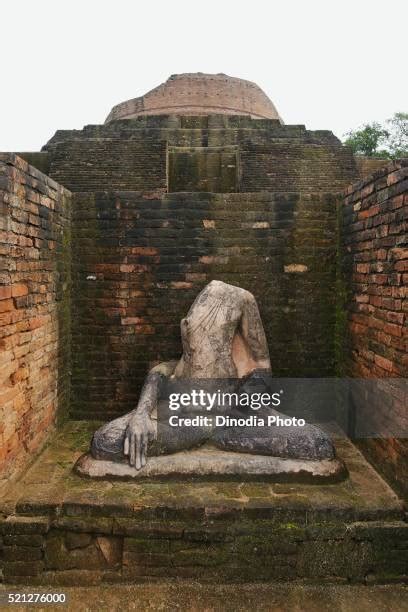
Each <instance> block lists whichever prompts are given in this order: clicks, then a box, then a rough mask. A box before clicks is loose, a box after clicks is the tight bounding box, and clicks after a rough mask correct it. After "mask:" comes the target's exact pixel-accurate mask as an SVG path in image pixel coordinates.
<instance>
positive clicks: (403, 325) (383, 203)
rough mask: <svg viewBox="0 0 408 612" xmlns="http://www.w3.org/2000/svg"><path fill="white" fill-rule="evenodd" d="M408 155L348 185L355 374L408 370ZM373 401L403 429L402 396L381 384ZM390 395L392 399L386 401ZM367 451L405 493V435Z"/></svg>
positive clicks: (380, 414) (346, 237) (351, 364)
mask: <svg viewBox="0 0 408 612" xmlns="http://www.w3.org/2000/svg"><path fill="white" fill-rule="evenodd" d="M407 186H408V160H402V161H399V162H393V163H391V164H389V165H388V166H386V167H385V168H382V169H381V170H378V171H377V172H375V173H374V174H373V175H371V176H370V177H367V178H366V179H364V180H362V181H360V182H359V183H356V184H354V185H352V186H351V187H349V188H348V189H347V191H346V198H345V201H344V206H343V208H342V219H343V247H344V255H345V261H344V265H345V268H344V270H345V274H346V278H348V280H349V286H348V287H347V289H346V293H347V294H348V296H349V297H348V325H347V327H348V334H349V335H348V342H349V345H348V350H349V352H348V355H349V358H348V360H347V363H346V372H347V373H348V374H350V375H351V376H354V377H360V378H389V379H392V378H400V377H404V378H406V377H407V376H408V354H407V337H408V336H407V311H408V299H407V296H408V286H407V281H408V234H407V228H408V222H407V219H408V193H407ZM386 395H388V401H384V402H378V401H377V402H376V403H375V404H374V403H373V406H372V410H374V409H375V410H376V416H375V419H376V422H378V423H381V421H384V422H385V421H387V420H388V421H389V420H390V419H391V417H392V419H393V420H394V421H395V422H397V423H398V422H399V423H400V424H401V429H403V430H404V431H407V425H406V409H407V404H406V396H405V398H404V397H401V396H400V395H399V393H398V392H395V391H393V388H392V383H391V381H389V386H388V388H387V391H386ZM390 397H391V398H392V402H391V404H390V401H389V399H390ZM362 447H363V449H364V451H365V452H366V454H367V455H368V456H369V457H370V458H371V459H372V461H373V462H374V463H375V465H376V467H378V468H379V469H380V470H381V471H382V472H383V473H384V474H385V475H386V476H387V477H388V478H389V479H390V480H391V481H392V482H393V483H394V484H395V485H396V486H397V488H399V489H400V490H405V492H407V482H408V457H407V456H408V441H407V440H406V439H405V440H403V439H400V440H398V439H395V438H394V439H380V438H378V439H370V440H368V439H367V440H365V441H364V442H362Z"/></svg>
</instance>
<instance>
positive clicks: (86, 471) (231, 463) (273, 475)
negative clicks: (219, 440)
mask: <svg viewBox="0 0 408 612" xmlns="http://www.w3.org/2000/svg"><path fill="white" fill-rule="evenodd" d="M75 471H76V473H77V474H79V475H80V476H85V477H89V478H108V479H122V480H136V481H138V480H156V481H157V480H159V481H163V480H178V479H180V478H185V477H189V478H194V479H196V480H197V479H200V480H213V479H217V478H222V479H227V480H230V479H232V480H242V479H244V480H247V481H248V480H250V481H254V480H263V481H271V482H310V483H312V482H338V481H340V480H342V479H344V478H345V477H346V476H347V470H346V469H345V466H344V464H343V462H342V461H339V460H338V459H333V460H328V459H326V460H323V461H310V460H301V459H280V458H279V457H266V456H264V455H250V454H248V453H231V452H225V451H220V450H218V449H216V448H212V447H210V446H208V447H206V446H204V447H201V448H200V449H197V450H192V451H185V452H180V453H176V454H174V455H166V456H161V457H150V458H149V460H148V462H147V463H146V465H145V466H144V467H143V468H142V469H141V470H136V469H135V468H133V467H131V466H130V465H129V464H127V463H117V462H116V463H115V462H113V461H101V460H100V459H94V458H93V457H92V456H91V455H90V454H86V455H82V457H80V458H79V460H78V461H77V463H76V465H75Z"/></svg>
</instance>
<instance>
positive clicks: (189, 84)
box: [105, 72, 283, 123]
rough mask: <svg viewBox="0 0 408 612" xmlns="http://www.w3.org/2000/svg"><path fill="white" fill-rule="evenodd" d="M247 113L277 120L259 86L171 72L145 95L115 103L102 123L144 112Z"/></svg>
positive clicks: (215, 76)
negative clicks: (163, 81) (168, 76)
mask: <svg viewBox="0 0 408 612" xmlns="http://www.w3.org/2000/svg"><path fill="white" fill-rule="evenodd" d="M214 114H222V115H246V116H249V117H252V118H254V119H277V120H279V121H280V122H281V123H283V122H282V120H281V118H280V117H279V114H278V111H277V110H276V108H275V106H274V104H273V103H272V101H271V100H270V99H269V98H268V96H267V95H266V94H265V93H264V92H263V91H262V89H261V88H260V87H258V85H256V84H255V83H252V82H251V81H245V80H244V79H237V78H235V77H230V76H228V75H226V74H204V73H202V72H196V73H185V74H173V75H172V76H171V77H170V78H169V79H167V81H166V82H165V83H162V84H161V85H159V86H158V87H155V88H154V89H152V90H151V91H149V92H148V93H146V94H145V95H144V96H140V97H139V98H133V99H132V100H127V101H126V102H121V103H120V104H117V105H116V106H114V107H113V108H112V110H111V112H110V113H109V115H108V117H107V119H106V121H105V123H109V122H110V121H115V120H117V119H133V118H135V117H141V116H146V115H214Z"/></svg>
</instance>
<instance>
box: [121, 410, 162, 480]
mask: <svg viewBox="0 0 408 612" xmlns="http://www.w3.org/2000/svg"><path fill="white" fill-rule="evenodd" d="M156 436H157V430H156V427H155V425H154V423H153V421H152V419H151V418H150V416H149V415H148V414H142V415H140V414H137V413H136V414H134V415H133V416H132V417H131V419H130V421H129V424H128V426H127V428H126V433H125V441H124V446H123V452H124V454H125V455H128V456H129V463H130V465H133V466H135V467H136V469H137V470H140V468H142V467H143V466H144V465H146V461H147V458H146V455H147V445H148V443H149V442H150V440H154V439H155V438H156Z"/></svg>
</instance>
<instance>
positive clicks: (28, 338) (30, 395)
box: [0, 153, 70, 484]
mask: <svg viewBox="0 0 408 612" xmlns="http://www.w3.org/2000/svg"><path fill="white" fill-rule="evenodd" d="M69 205H70V193H69V192H68V191H66V190H65V189H64V188H63V187H61V186H60V185H58V184H57V183H55V181H53V180H52V179H50V178H48V177H47V176H45V175H44V174H42V173H41V172H40V171H39V170H36V169H35V168H33V167H32V166H29V165H28V164H27V163H26V162H25V161H23V160H22V159H21V158H19V157H17V156H16V155H11V154H5V153H4V154H0V210H1V217H0V484H1V479H2V478H3V479H5V478H8V477H9V476H10V475H12V474H13V473H14V472H17V471H19V470H20V468H22V467H23V466H24V465H25V464H26V463H27V461H29V459H30V457H31V456H32V455H33V454H34V453H36V451H38V450H39V449H40V448H41V446H42V445H43V443H44V441H45V440H46V438H47V435H48V433H49V432H50V431H51V430H52V428H53V426H54V424H55V422H56V418H57V414H58V409H60V411H61V412H63V411H64V410H65V408H66V407H67V404H68V400H69V378H68V377H69V372H68V363H69V341H67V340H68V337H69V323H70V315H69V292H70V255H69V248H70V245H69V232H70V224H69V216H70V208H69Z"/></svg>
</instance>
